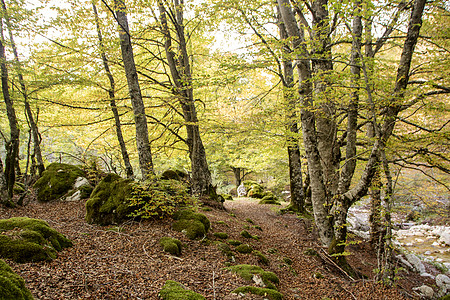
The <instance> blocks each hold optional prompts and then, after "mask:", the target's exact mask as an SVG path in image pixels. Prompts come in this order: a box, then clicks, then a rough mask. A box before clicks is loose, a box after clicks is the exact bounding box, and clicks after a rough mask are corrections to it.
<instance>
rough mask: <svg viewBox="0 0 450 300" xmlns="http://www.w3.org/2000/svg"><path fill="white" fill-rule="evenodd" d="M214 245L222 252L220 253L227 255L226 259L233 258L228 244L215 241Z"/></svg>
mask: <svg viewBox="0 0 450 300" xmlns="http://www.w3.org/2000/svg"><path fill="white" fill-rule="evenodd" d="M216 245H217V248H218V249H219V250H220V251H221V252H222V254H223V255H225V256H226V257H228V259H230V260H233V259H234V254H233V251H231V248H230V246H228V245H227V244H225V243H222V242H216Z"/></svg>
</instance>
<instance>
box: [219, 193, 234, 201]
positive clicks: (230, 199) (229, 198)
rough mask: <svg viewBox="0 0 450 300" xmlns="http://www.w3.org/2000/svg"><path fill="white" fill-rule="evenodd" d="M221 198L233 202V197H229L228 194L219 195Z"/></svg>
mask: <svg viewBox="0 0 450 300" xmlns="http://www.w3.org/2000/svg"><path fill="white" fill-rule="evenodd" d="M221 196H222V197H223V199H225V200H226V201H233V196H231V195H230V194H221Z"/></svg>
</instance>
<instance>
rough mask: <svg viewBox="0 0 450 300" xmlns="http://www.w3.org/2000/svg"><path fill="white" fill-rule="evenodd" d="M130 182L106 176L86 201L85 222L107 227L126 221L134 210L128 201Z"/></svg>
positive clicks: (114, 175)
mask: <svg viewBox="0 0 450 300" xmlns="http://www.w3.org/2000/svg"><path fill="white" fill-rule="evenodd" d="M132 182H133V181H132V180H131V179H123V178H121V177H120V176H119V175H116V174H107V175H106V176H105V177H104V178H103V179H102V180H101V181H100V182H99V183H98V184H97V186H96V187H95V189H94V191H92V194H91V197H90V198H89V200H88V201H86V222H88V223H90V224H93V223H95V224H99V225H109V224H118V223H122V222H123V221H125V220H127V219H128V218H129V215H130V214H131V213H132V212H133V211H134V209H135V208H133V207H131V206H130V200H129V199H130V197H131V192H132V184H131V183H132Z"/></svg>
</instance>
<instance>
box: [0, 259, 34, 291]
mask: <svg viewBox="0 0 450 300" xmlns="http://www.w3.org/2000/svg"><path fill="white" fill-rule="evenodd" d="M0 299H16V300H32V299H33V296H32V295H31V293H30V291H29V290H28V289H27V288H26V287H25V281H24V280H23V278H22V277H20V276H19V275H17V274H16V273H14V272H13V270H12V269H11V267H10V266H9V265H7V264H6V263H5V262H4V261H3V260H1V259H0Z"/></svg>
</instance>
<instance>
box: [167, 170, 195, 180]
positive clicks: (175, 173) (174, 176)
mask: <svg viewBox="0 0 450 300" xmlns="http://www.w3.org/2000/svg"><path fill="white" fill-rule="evenodd" d="M161 179H162V180H178V181H187V180H189V175H188V174H186V173H184V172H183V171H180V170H166V171H164V172H163V173H162V174H161Z"/></svg>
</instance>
